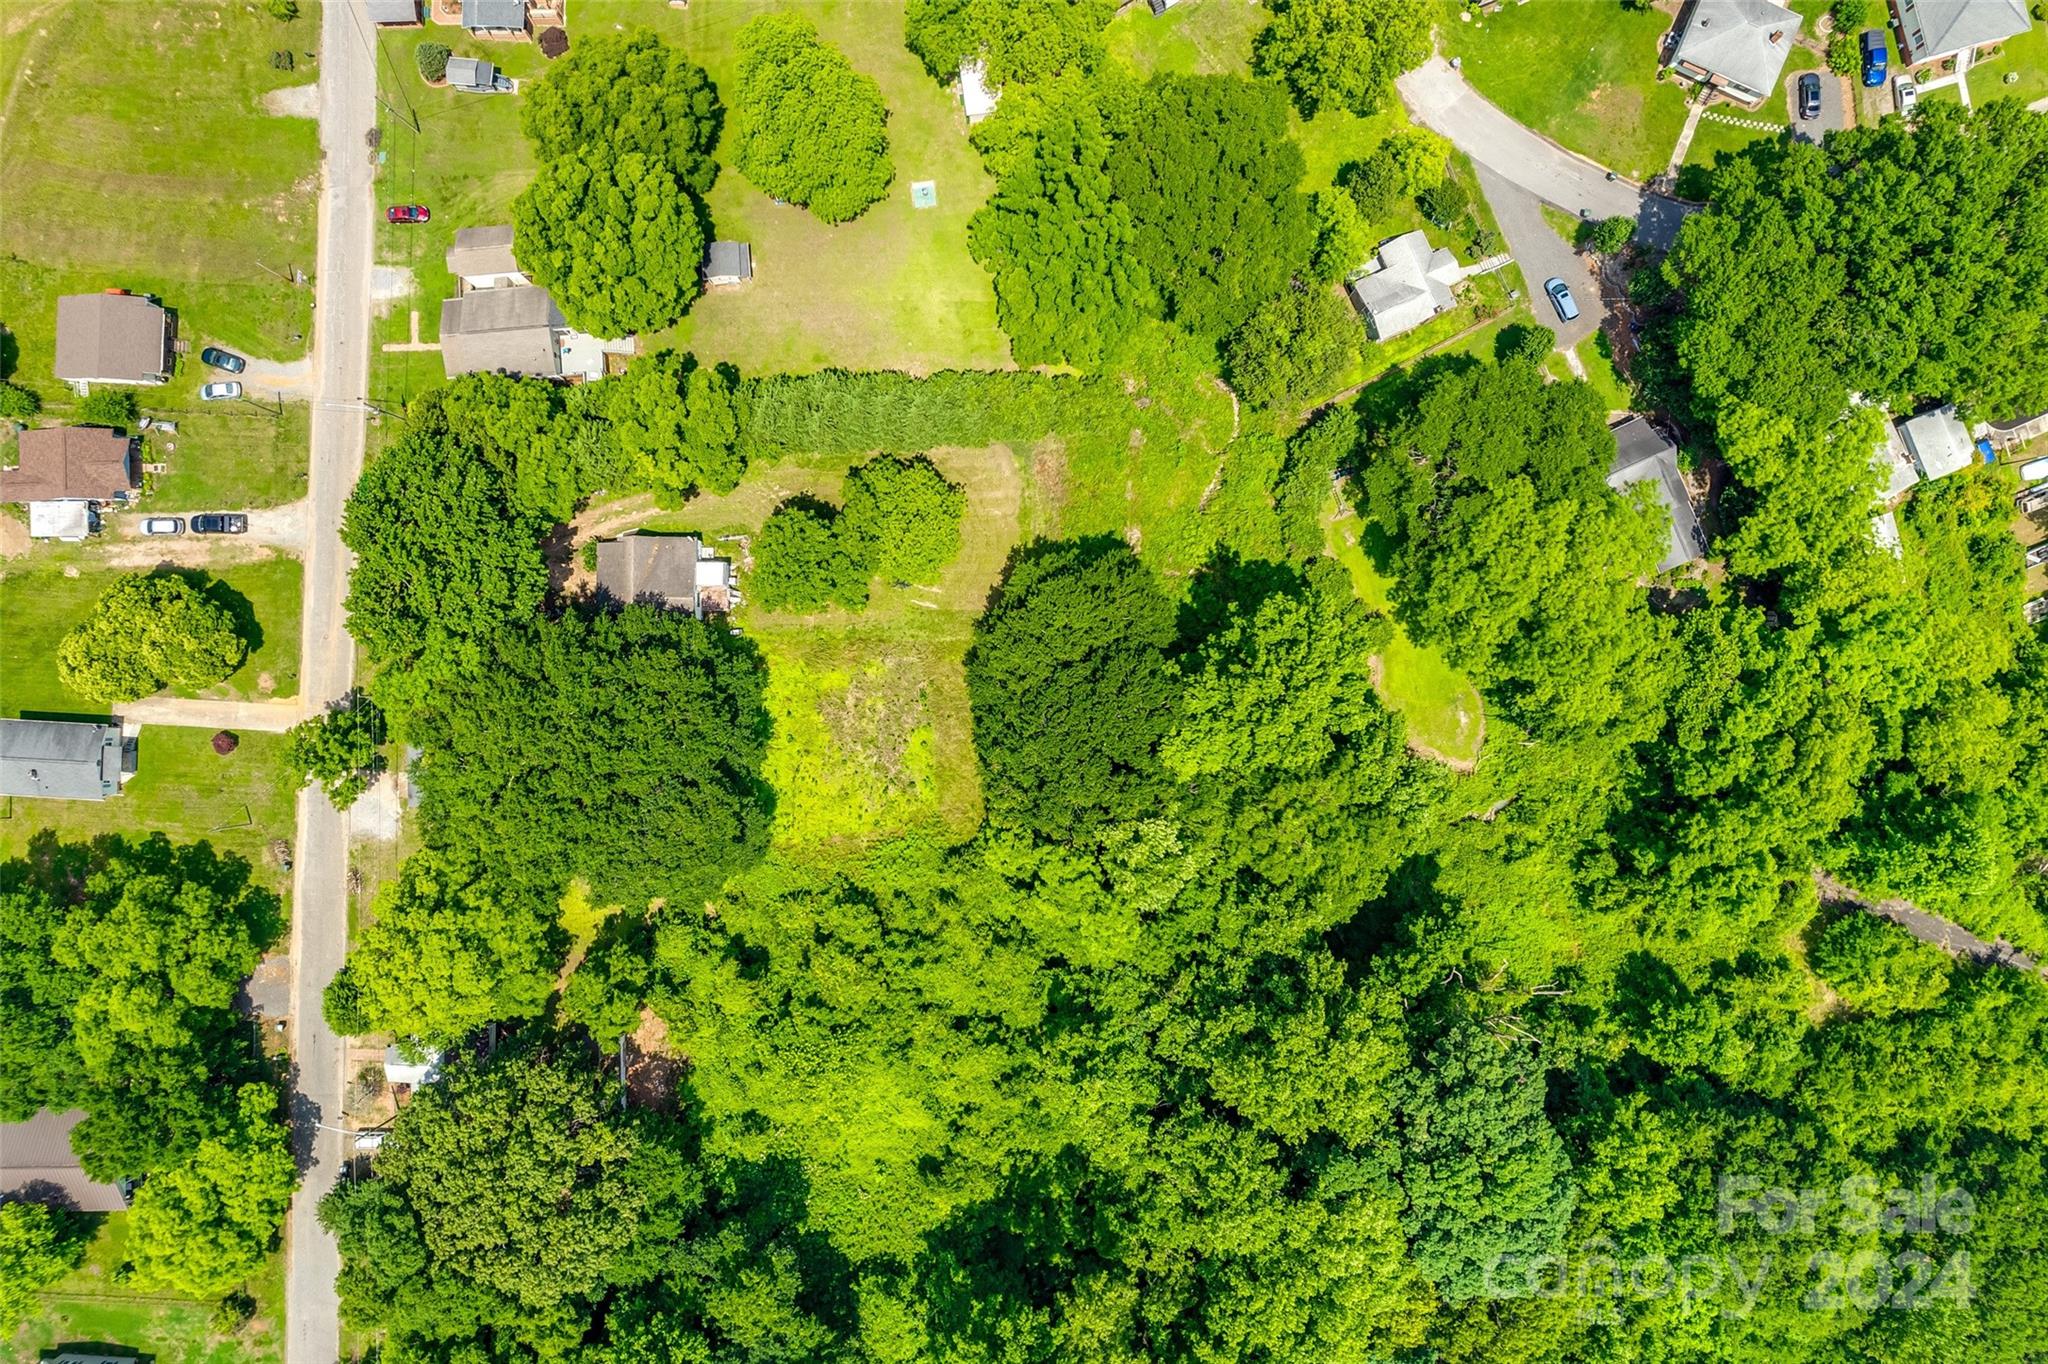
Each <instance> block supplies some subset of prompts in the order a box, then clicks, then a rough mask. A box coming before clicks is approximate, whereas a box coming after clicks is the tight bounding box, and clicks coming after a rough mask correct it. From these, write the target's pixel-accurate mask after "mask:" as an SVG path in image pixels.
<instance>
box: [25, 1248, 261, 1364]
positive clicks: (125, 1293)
mask: <svg viewBox="0 0 2048 1364" xmlns="http://www.w3.org/2000/svg"><path fill="white" fill-rule="evenodd" d="M127 1235H128V1214H126V1213H114V1214H111V1215H110V1216H108V1217H107V1218H106V1220H105V1221H104V1222H103V1223H102V1224H101V1226H100V1229H99V1234H98V1235H97V1237H96V1238H95V1239H94V1241H93V1243H92V1245H91V1246H90V1247H89V1249H88V1250H87V1254H86V1262H85V1264H84V1265H82V1266H81V1267H80V1268H79V1269H78V1270H77V1271H76V1272H74V1273H72V1274H70V1275H68V1276H67V1277H65V1278H64V1279H62V1280H60V1281H59V1282H58V1283H57V1284H56V1285H54V1286H53V1287H52V1288H51V1289H50V1290H49V1291H48V1292H46V1293H43V1294H41V1295H39V1306H38V1308H37V1309H36V1310H34V1311H33V1312H32V1314H31V1315H30V1317H29V1319H28V1321H27V1322H26V1323H24V1324H23V1326H22V1327H21V1329H20V1330H19V1331H17V1332H15V1333H14V1334H13V1335H12V1337H10V1338H8V1339H5V1340H0V1364H35V1361H36V1360H38V1359H40V1358H42V1357H43V1356H44V1354H45V1353H46V1352H48V1353H54V1350H53V1347H55V1346H57V1345H61V1344H67V1343H72V1344H76V1343H85V1342H91V1343H96V1344H99V1345H111V1346H118V1347H120V1352H121V1353H124V1354H125V1353H129V1352H137V1353H140V1354H141V1355H142V1356H143V1357H144V1358H146V1359H153V1360H154V1364H266V1361H270V1360H278V1359H282V1358H283V1357H284V1256H283V1255H282V1254H281V1253H280V1254H277V1255H273V1256H271V1257H270V1258H269V1259H268V1260H267V1261H265V1262H264V1266H263V1269H262V1270H261V1271H260V1272H259V1273H258V1274H257V1276H256V1277H255V1278H254V1279H252V1280H251V1281H250V1283H249V1291H250V1293H251V1294H252V1295H253V1296H254V1297H255V1299H256V1316H255V1318H254V1320H252V1321H251V1322H250V1323H249V1324H248V1326H247V1327H245V1328H244V1329H243V1330H242V1332H241V1334H239V1335H237V1336H234V1337H222V1336H217V1335H214V1334H213V1332H212V1331H211V1330H210V1329H209V1327H208V1324H207V1323H208V1318H209V1317H210V1316H211V1315H212V1312H213V1303H212V1301H210V1300H195V1299H192V1298H180V1297H169V1296H161V1295H152V1294H141V1293H136V1292H133V1291H131V1290H129V1289H127V1288H125V1287H123V1286H121V1285H120V1284H117V1283H115V1282H114V1271H115V1269H116V1268H117V1267H118V1266H119V1265H120V1263H121V1260H122V1258H123V1255H124V1253H125V1252H124V1249H123V1248H124V1246H125V1244H126V1241H127ZM87 1353H92V1354H100V1353H105V1351H101V1350H92V1349H89V1350H87Z"/></svg>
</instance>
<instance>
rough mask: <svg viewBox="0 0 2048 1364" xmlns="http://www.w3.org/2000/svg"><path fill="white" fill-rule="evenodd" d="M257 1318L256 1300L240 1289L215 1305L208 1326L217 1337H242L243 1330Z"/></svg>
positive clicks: (208, 1319)
mask: <svg viewBox="0 0 2048 1364" xmlns="http://www.w3.org/2000/svg"><path fill="white" fill-rule="evenodd" d="M255 1317H256V1299H255V1298H253V1297H251V1296H250V1295H249V1294H248V1293H247V1292H245V1291H243V1290H242V1289H239V1288H238V1289H236V1290H235V1291H234V1292H232V1293H230V1294H228V1295H227V1296H226V1297H224V1298H222V1299H221V1300H220V1301H219V1302H217V1303H215V1304H214V1305H213V1313H212V1315H211V1316H209V1317H208V1318H207V1323H206V1324H207V1327H208V1329H210V1330H211V1331H212V1332H213V1333H214V1334H215V1335H217V1336H235V1335H240V1334H241V1333H242V1328H243V1327H244V1326H247V1325H248V1324H249V1323H250V1322H251V1321H253V1320H254V1319H255Z"/></svg>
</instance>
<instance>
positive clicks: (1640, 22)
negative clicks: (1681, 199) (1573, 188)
mask: <svg viewBox="0 0 2048 1364" xmlns="http://www.w3.org/2000/svg"><path fill="white" fill-rule="evenodd" d="M1567 8H1568V9H1569V19H1568V20H1566V19H1565V18H1563V17H1562V15H1563V14H1564V12H1565V11H1566V9H1567ZM1461 9H1462V6H1460V5H1457V4H1455V3H1452V0H1444V4H1443V8H1442V16H1441V18H1440V20H1439V22H1438V25H1437V32H1438V34H1439V35H1440V36H1441V38H1442V41H1443V47H1444V52H1445V55H1447V56H1453V57H1460V58H1462V59H1463V65H1464V71H1465V76H1466V78H1467V79H1469V80H1470V81H1471V82H1472V84H1473V86H1474V87H1475V88H1476V89H1477V90H1478V91H1479V93H1480V94H1482V95H1484V96H1486V98H1488V99H1489V100H1491V101H1493V102H1494V103H1495V104H1497V105H1499V106H1500V107H1501V108H1502V109H1503V110H1505V111H1506V112H1507V113H1508V114H1509V116H1511V117H1512V118H1514V119H1515V120H1517V121H1518V122H1521V123H1524V124H1527V125H1528V126H1529V127H1531V128H1534V129H1535V130H1536V131H1538V132H1540V133H1543V134H1545V135H1546V136H1548V137H1550V138H1552V139H1554V140H1556V141H1557V142H1560V143H1562V144H1563V145H1564V146H1566V147H1568V148H1570V149H1571V150H1573V151H1575V152H1579V153H1580V154H1582V155H1585V156H1590V157H1591V158H1593V160H1595V161H1597V162H1599V163H1600V164H1601V165H1603V166H1609V167H1611V168H1613V169H1614V170H1617V171H1620V172H1621V173H1622V174H1624V175H1627V176H1630V177H1631V178H1634V179H1638V180H1640V179H1645V178H1647V177H1649V176H1652V175H1656V174H1657V173H1659V172H1660V171H1662V170H1663V169H1664V167H1665V164H1666V163H1667V162H1668V161H1669V160H1670V158H1671V148H1672V147H1673V146H1674V145H1675V144H1676V143H1677V141H1678V133H1679V130H1680V128H1682V127H1683V126H1684V124H1685V89H1684V87H1683V86H1682V85H1680V84H1679V83H1678V82H1677V81H1673V80H1664V81H1659V80H1658V79H1657V56H1658V51H1659V48H1660V46H1661V44H1662V42H1663V38H1664V35H1665V33H1666V32H1668V31H1669V30H1670V28H1671V15H1669V14H1668V13H1666V12H1664V11H1663V10H1660V9H1655V8H1645V9H1630V8H1628V7H1626V6H1623V5H1621V4H1618V3H1613V0H1604V2H1603V3H1599V4H1574V5H1570V6H1569V7H1566V6H1563V5H1558V4H1551V3H1542V4H1530V5H1510V6H1508V7H1506V8H1505V9H1502V10H1500V11H1499V12H1497V13H1495V14H1491V15H1488V16H1486V17H1485V18H1484V19H1475V20H1474V21H1473V22H1471V23H1461V22H1459V19H1458V15H1459V13H1460V12H1461Z"/></svg>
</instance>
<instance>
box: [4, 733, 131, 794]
mask: <svg viewBox="0 0 2048 1364" xmlns="http://www.w3.org/2000/svg"><path fill="white" fill-rule="evenodd" d="M120 790H121V730H120V727H119V726H118V725H101V724H92V723H89V722H80V721H73V720H0V795H7V796H25V797H29V798H31V799H37V800H105V799H106V798H107V797H108V796H112V795H117V794H119V792H120Z"/></svg>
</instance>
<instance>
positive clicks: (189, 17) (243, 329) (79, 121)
mask: <svg viewBox="0 0 2048 1364" xmlns="http://www.w3.org/2000/svg"><path fill="white" fill-rule="evenodd" d="M319 34H320V12H319V5H318V4H317V3H316V2H315V0H306V2H305V3H303V4H302V5H301V7H300V15H299V18H298V19H297V20H296V21H294V22H292V23H290V24H280V23H279V22H277V21H276V20H275V19H272V18H271V17H270V16H269V15H268V14H267V13H265V12H264V11H263V9H262V8H261V7H260V6H256V5H245V4H233V5H226V4H222V5H205V4H164V5H150V4H104V3H72V4H50V5H41V6H38V5H34V4H28V5H16V6H10V7H6V8H5V22H4V23H0V72H4V73H6V76H7V80H8V85H7V88H6V91H5V93H4V103H0V185H4V186H5V187H6V188H5V191H4V195H5V208H4V212H0V320H4V321H5V322H6V323H7V324H8V325H9V326H10V327H11V328H12V329H13V331H14V332H15V334H16V336H17V337H18V338H19V341H20V345H21V364H20V369H19V372H18V375H17V376H16V379H17V382H21V383H25V384H28V385H30V386H31V387H34V388H36V389H37V390H38V391H40V392H42V393H43V394H44V396H45V397H46V398H49V397H54V396H57V395H58V394H59V393H60V392H61V386H59V385H57V383H56V381H55V378H54V376H53V375H52V374H51V373H50V358H51V355H52V353H53V348H54V339H53V337H52V335H51V324H52V320H53V318H54V312H55V309H54V303H50V304H48V305H47V312H46V308H45V305H44V302H43V300H44V299H45V298H46V297H47V298H52V299H53V298H54V295H55V294H56V293H57V292H59V291H60V290H58V289H57V288H55V287H53V286H54V284H55V283H56V282H58V281H61V282H62V284H63V285H64V288H65V289H67V290H68V289H90V290H97V289H103V288H109V287H116V286H118V287H123V288H127V289H131V290H137V291H146V292H149V293H153V294H155V295H157V296H158V297H160V298H161V299H162V300H163V301H164V303H165V304H166V305H167V306H168V307H170V308H172V309H174V310H175V311H176V312H177V314H178V319H179V332H180V335H181V336H183V337H187V338H190V337H195V336H200V335H204V336H206V337H208V338H210V339H218V340H220V341H222V342H224V343H226V344H228V345H230V346H232V347H234V348H235V349H237V350H241V351H243V352H245V353H248V354H251V355H257V356H263V357H267V358H271V359H290V358H293V357H296V356H298V355H301V354H303V353H304V351H305V348H306V347H305V340H304V338H305V333H306V332H307V331H308V329H309V326H310V319H311V316H312V301H311V291H310V290H307V289H299V288H295V287H293V286H292V285H291V284H289V283H287V282H285V280H283V279H281V278H279V277H278V276H277V275H273V274H271V273H268V272H269V271H273V270H274V271H278V272H281V273H288V272H289V271H290V270H291V269H292V268H293V267H296V268H298V269H300V270H303V271H305V272H306V274H307V275H309V276H310V275H311V273H312V271H313V265H314V222H313V218H314V203H315V200H316V198H317V191H318V187H319V175H320V169H319V163H320V155H319V135H318V128H317V125H316V122H315V120H314V119H313V118H311V117H301V116H294V115H286V114H278V113H271V112H267V111H266V109H265V107H264V99H265V97H266V96H267V95H270V94H272V93H273V92H277V91H283V90H286V89H287V88H291V87H304V88H305V89H307V90H310V89H311V85H310V82H311V81H312V80H313V79H314V77H315V75H316V74H317V55H316V53H315V51H314V49H316V48H317V47H318V40H319ZM279 52H286V53H288V54H289V55H290V57H291V59H292V62H293V69H291V70H281V69H278V68H276V67H274V66H273V65H272V61H273V54H275V53H279ZM307 112H308V113H310V112H312V107H311V106H310V105H309V106H307ZM188 363H189V362H188Z"/></svg>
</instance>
